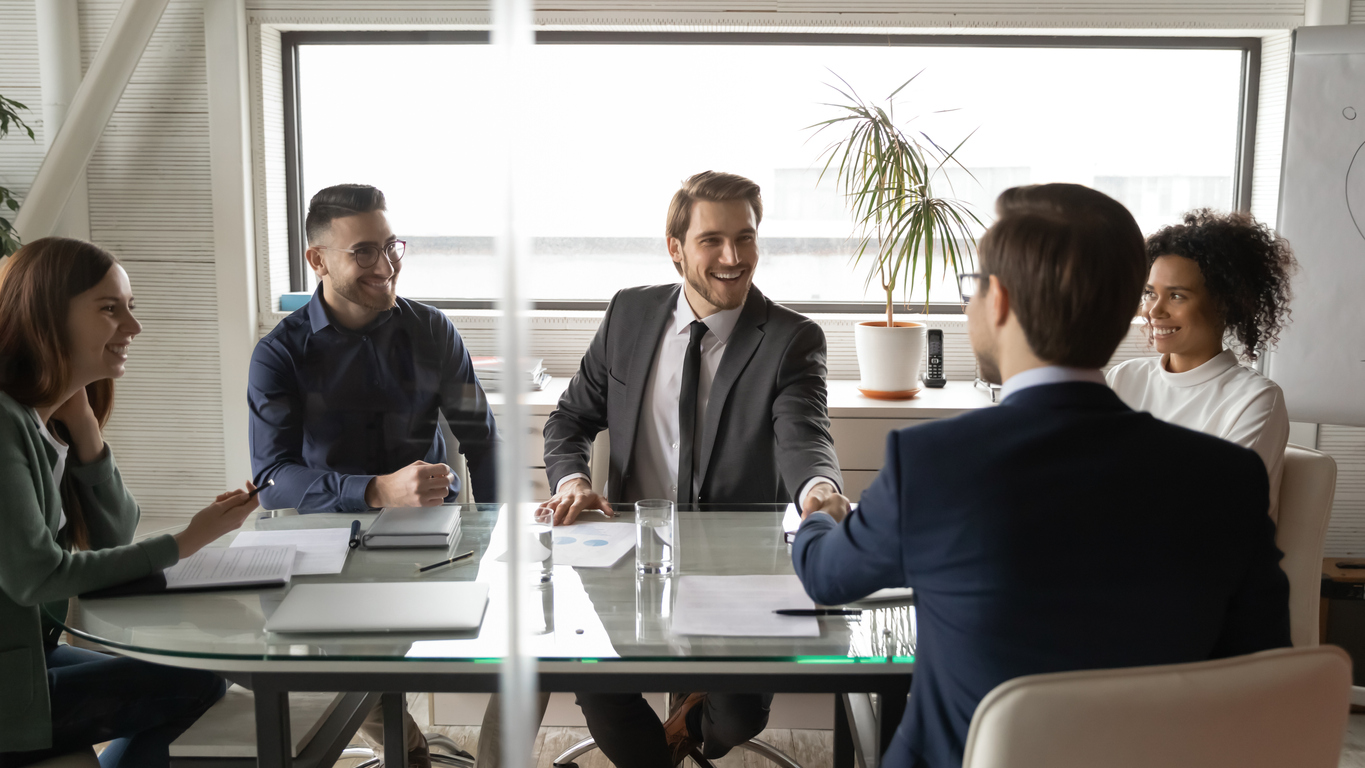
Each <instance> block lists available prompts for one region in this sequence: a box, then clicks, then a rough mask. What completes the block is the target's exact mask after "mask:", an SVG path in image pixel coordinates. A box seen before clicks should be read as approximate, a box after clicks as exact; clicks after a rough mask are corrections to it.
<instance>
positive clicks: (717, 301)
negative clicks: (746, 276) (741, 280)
mask: <svg viewBox="0 0 1365 768" xmlns="http://www.w3.org/2000/svg"><path fill="white" fill-rule="evenodd" d="M683 278H684V279H686V280H687V284H688V285H690V286H692V290H694V291H696V292H697V293H698V294H699V295H700V296H701V297H702V298H703V299H706V301H707V303H708V304H710V305H711V306H713V307H716V308H717V309H719V310H721V311H722V312H723V311H725V310H727V309H737V308H739V307H742V306H744V302H745V300H746V299H748V298H749V285H752V284H753V282H752V281H750V283H749V285H746V286H745V287H744V291H743V292H741V293H740V294H739V295H738V296H735V297H733V298H727V297H722V296H720V295H719V294H716V293H715V292H714V291H712V290H711V286H710V285H709V284H708V283H707V282H706V276H705V275H701V276H700V277H699V276H698V275H697V274H696V273H695V272H693V270H692V266H691V264H689V263H688V259H687V254H686V253H685V252H684V254H683Z"/></svg>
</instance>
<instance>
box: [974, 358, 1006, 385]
mask: <svg viewBox="0 0 1365 768" xmlns="http://www.w3.org/2000/svg"><path fill="white" fill-rule="evenodd" d="M976 366H977V367H978V368H980V369H981V378H982V379H983V380H985V381H986V382H987V383H990V384H1003V383H1004V382H1003V381H1001V380H1000V366H999V364H997V363H996V362H995V356H994V355H992V354H990V353H989V352H977V353H976Z"/></svg>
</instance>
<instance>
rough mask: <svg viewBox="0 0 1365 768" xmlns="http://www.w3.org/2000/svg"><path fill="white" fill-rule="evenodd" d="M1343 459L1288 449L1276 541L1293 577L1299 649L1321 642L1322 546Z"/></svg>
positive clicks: (1293, 622) (1292, 611)
mask: <svg viewBox="0 0 1365 768" xmlns="http://www.w3.org/2000/svg"><path fill="white" fill-rule="evenodd" d="M1336 486H1337V463H1336V461H1335V460H1333V459H1332V457H1331V456H1328V455H1327V454H1325V453H1321V452H1319V451H1314V450H1309V449H1308V448H1302V447H1300V446H1297V445H1291V446H1289V447H1287V448H1286V449H1285V451H1284V474H1283V475H1282V476H1281V478H1280V512H1279V521H1278V524H1277V526H1276V529H1275V544H1276V545H1277V546H1279V548H1280V551H1281V552H1283V553H1284V559H1283V560H1281V561H1280V568H1282V569H1283V570H1284V573H1285V575H1286V576H1288V577H1289V629H1290V636H1291V637H1292V638H1293V641H1294V647H1295V648H1302V647H1310V646H1314V645H1317V644H1318V610H1319V607H1320V606H1321V604H1322V603H1321V594H1322V585H1321V581H1322V545H1323V541H1324V540H1325V539H1326V538H1327V523H1328V521H1330V520H1331V518H1332V499H1333V497H1334V496H1335V495H1336Z"/></svg>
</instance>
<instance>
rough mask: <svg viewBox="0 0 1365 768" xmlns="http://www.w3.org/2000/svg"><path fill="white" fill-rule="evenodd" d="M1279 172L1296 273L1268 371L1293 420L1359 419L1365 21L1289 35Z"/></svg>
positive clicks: (1363, 336)
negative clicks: (1288, 308)
mask: <svg viewBox="0 0 1365 768" xmlns="http://www.w3.org/2000/svg"><path fill="white" fill-rule="evenodd" d="M1280 179H1281V181H1280V212H1279V232H1280V234H1281V235H1283V236H1284V237H1285V238H1286V239H1288V240H1289V243H1290V245H1292V246H1293V248H1294V254H1295V256H1296V257H1297V258H1298V261H1299V272H1298V274H1296V275H1295V276H1294V278H1293V282H1292V288H1293V292H1294V299H1293V302H1292V304H1291V309H1292V315H1291V322H1290V323H1289V326H1288V328H1287V329H1286V330H1285V331H1284V332H1283V333H1282V334H1281V336H1280V343H1279V345H1278V347H1277V348H1276V349H1275V350H1273V351H1272V352H1271V354H1270V355H1269V356H1268V358H1267V367H1266V375H1268V376H1269V377H1270V378H1271V379H1273V380H1274V381H1275V382H1276V383H1278V384H1279V385H1280V387H1281V388H1282V389H1284V393H1285V400H1286V404H1287V405H1288V407H1289V418H1290V419H1292V420H1294V421H1308V422H1316V423H1320V424H1345V425H1352V426H1365V25H1355V26H1341V27H1301V28H1300V29H1299V30H1298V31H1297V32H1296V33H1295V35H1294V58H1293V68H1292V74H1291V79H1290V86H1289V114H1288V119H1287V121H1286V126H1285V145H1284V166H1283V171H1282V173H1281V177H1280Z"/></svg>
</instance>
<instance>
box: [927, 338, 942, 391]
mask: <svg viewBox="0 0 1365 768" xmlns="http://www.w3.org/2000/svg"><path fill="white" fill-rule="evenodd" d="M947 383H948V380H947V379H945V378H943V331H942V330H940V329H938V328H930V329H929V370H928V371H926V372H925V374H924V386H926V387H933V388H938V387H941V386H943V385H944V384H947Z"/></svg>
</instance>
